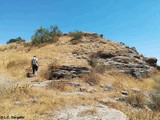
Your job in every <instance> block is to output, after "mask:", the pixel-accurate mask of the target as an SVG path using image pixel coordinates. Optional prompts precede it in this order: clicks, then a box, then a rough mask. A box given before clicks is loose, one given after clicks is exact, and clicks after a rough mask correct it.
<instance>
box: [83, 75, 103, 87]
mask: <svg viewBox="0 0 160 120" xmlns="http://www.w3.org/2000/svg"><path fill="white" fill-rule="evenodd" d="M83 80H84V82H86V83H88V84H90V85H99V84H100V78H99V77H98V75H97V74H96V73H95V72H91V73H90V74H89V75H87V76H83Z"/></svg>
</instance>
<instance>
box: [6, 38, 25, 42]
mask: <svg viewBox="0 0 160 120" xmlns="http://www.w3.org/2000/svg"><path fill="white" fill-rule="evenodd" d="M23 42H25V40H24V39H22V38H21V37H17V38H15V39H10V40H9V41H7V44H10V43H23Z"/></svg>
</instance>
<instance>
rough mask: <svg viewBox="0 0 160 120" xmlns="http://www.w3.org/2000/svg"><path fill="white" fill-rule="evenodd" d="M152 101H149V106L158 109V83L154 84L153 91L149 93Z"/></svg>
mask: <svg viewBox="0 0 160 120" xmlns="http://www.w3.org/2000/svg"><path fill="white" fill-rule="evenodd" d="M150 95H151V99H152V103H150V107H151V108H152V109H153V110H156V111H160V85H159V86H156V87H155V88H154V89H153V91H152V92H151V93H150Z"/></svg>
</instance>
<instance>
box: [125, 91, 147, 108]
mask: <svg viewBox="0 0 160 120" xmlns="http://www.w3.org/2000/svg"><path fill="white" fill-rule="evenodd" d="M126 102H127V103H129V104H130V105H132V106H133V107H137V108H143V107H144V105H145V104H146V100H145V96H144V94H142V93H131V94H129V96H128V97H127V99H126Z"/></svg>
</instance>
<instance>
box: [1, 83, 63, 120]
mask: <svg viewBox="0 0 160 120" xmlns="http://www.w3.org/2000/svg"><path fill="white" fill-rule="evenodd" d="M0 99H1V102H2V103H3V104H0V109H1V111H0V114H1V115H4V116H12V115H14V116H15V115H19V116H24V117H25V119H34V117H35V116H42V115H44V114H46V112H47V111H49V110H52V111H54V110H57V109H59V108H61V106H64V101H63V100H62V99H61V98H58V96H57V95H56V93H55V92H53V91H52V92H51V91H47V90H45V89H43V90H42V89H39V88H32V87H31V86H29V85H23V86H15V87H12V88H10V89H7V90H6V91H4V92H3V93H2V94H1V98H0Z"/></svg>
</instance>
